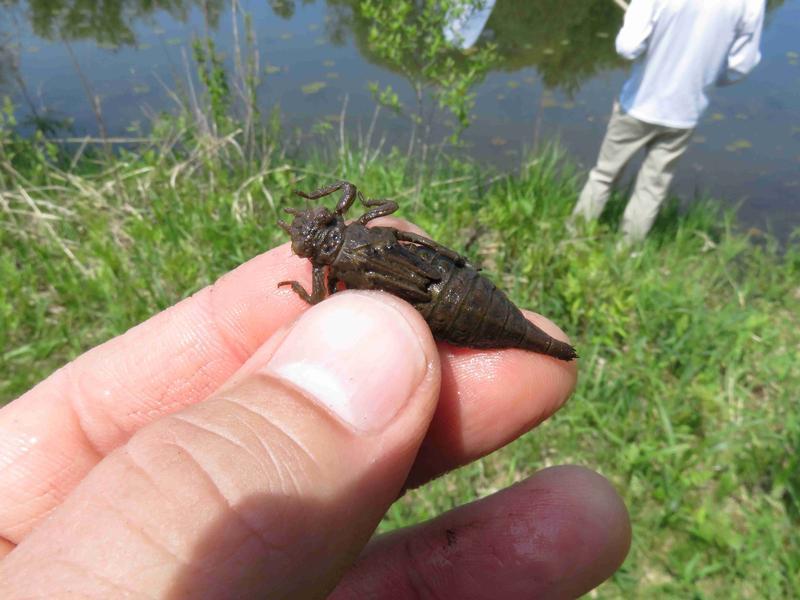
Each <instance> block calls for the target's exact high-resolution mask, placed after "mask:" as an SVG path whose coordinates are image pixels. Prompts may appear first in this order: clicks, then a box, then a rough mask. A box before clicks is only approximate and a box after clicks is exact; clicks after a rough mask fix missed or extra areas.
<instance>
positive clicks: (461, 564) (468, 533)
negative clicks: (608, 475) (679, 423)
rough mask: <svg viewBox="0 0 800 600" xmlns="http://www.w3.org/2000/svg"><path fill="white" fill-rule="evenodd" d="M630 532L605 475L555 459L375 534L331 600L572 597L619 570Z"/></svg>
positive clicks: (476, 599) (626, 549)
mask: <svg viewBox="0 0 800 600" xmlns="http://www.w3.org/2000/svg"><path fill="white" fill-rule="evenodd" d="M630 541H631V528H630V521H629V519H628V514H627V511H626V509H625V505H624V504H623V502H622V500H621V499H620V498H619V496H618V495H617V493H616V492H615V491H614V489H613V488H612V487H611V485H610V484H609V483H608V482H607V481H606V480H605V479H603V478H602V477H600V476H599V475H597V474H595V473H593V472H591V471H589V470H587V469H583V468H580V467H555V468H551V469H546V470H544V471H541V472H540V473H537V474H536V475H534V476H533V477H531V478H530V479H528V480H526V481H524V482H522V483H520V484H517V485H515V486H514V487H511V488H509V489H506V490H503V491H501V492H499V493H497V494H494V495H492V496H489V497H488V498H485V499H483V500H480V501H478V502H475V503H473V504H469V505H466V506H462V507H459V508H457V509H454V510H452V511H450V512H448V513H445V514H444V515H442V516H440V517H438V518H437V519H434V520H433V521H429V522H427V523H423V524H421V525H418V526H415V527H411V528H408V529H404V530H400V531H397V532H393V533H390V534H388V535H384V536H381V537H379V538H376V539H375V540H374V541H373V542H371V543H370V544H369V546H367V548H366V549H365V551H364V552H363V554H362V555H361V557H360V558H359V560H358V561H357V562H356V564H355V566H354V568H353V569H351V570H350V571H348V572H347V573H346V575H345V576H344V579H343V580H342V581H341V582H340V584H339V585H338V587H337V588H336V591H335V592H334V593H333V595H332V596H331V600H344V599H347V598H373V599H376V600H380V599H381V598H387V599H388V598H391V599H393V600H394V599H396V600H403V599H404V598H420V597H425V598H461V599H463V600H478V599H483V598H486V599H494V598H504V599H508V600H514V599H515V598H520V599H526V600H527V599H528V598H554V599H558V598H577V597H579V596H582V595H583V594H585V593H586V592H588V591H589V590H591V589H593V588H594V587H596V586H598V585H600V583H602V582H603V581H604V580H606V579H607V578H608V577H610V576H611V575H612V574H613V573H614V571H616V570H617V568H618V567H619V566H620V565H621V564H622V562H623V560H624V559H625V556H626V554H627V553H628V549H629V547H630Z"/></svg>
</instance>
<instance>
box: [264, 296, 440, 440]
mask: <svg viewBox="0 0 800 600" xmlns="http://www.w3.org/2000/svg"><path fill="white" fill-rule="evenodd" d="M426 365H427V359H426V356H425V352H424V350H423V347H422V344H421V343H420V341H419V339H418V338H417V335H416V332H415V331H414V329H413V327H412V325H411V324H410V323H409V322H408V321H407V320H406V319H405V317H403V315H402V314H401V313H400V312H399V311H398V309H396V308H395V307H393V306H391V305H390V304H388V303H386V302H385V301H382V300H381V299H380V298H379V297H378V296H374V295H370V294H359V293H341V294H337V295H335V296H333V297H331V298H329V299H327V300H325V301H324V302H322V303H320V304H318V305H316V306H314V307H312V308H310V309H309V310H308V311H306V312H305V313H304V314H303V316H302V317H300V319H299V320H298V321H297V322H296V323H295V325H294V326H293V327H292V330H291V331H290V332H289V334H288V335H287V337H286V338H285V339H284V341H283V342H282V343H281V345H280V346H279V347H278V349H277V351H276V352H275V354H273V356H272V359H271V360H270V362H269V363H268V364H267V366H266V370H267V372H268V373H270V374H271V375H273V376H276V377H278V378H280V379H282V380H284V381H287V382H289V383H290V384H291V385H293V386H295V387H297V388H299V389H301V390H302V391H303V392H305V393H306V394H308V395H309V396H311V397H312V398H313V399H314V400H315V401H316V402H318V403H319V404H321V405H323V406H324V407H326V408H327V409H328V410H330V411H331V412H332V413H333V414H334V415H336V416H337V417H338V418H339V419H341V420H342V421H344V422H345V423H346V424H347V425H349V426H350V427H352V428H353V429H355V430H357V431H359V432H364V433H374V432H377V431H381V430H382V429H383V428H384V427H386V426H387V425H388V424H389V423H390V422H391V421H392V420H393V419H394V417H395V416H396V415H397V414H398V413H399V412H400V411H401V410H402V408H403V407H404V406H405V405H406V403H407V402H408V399H409V398H410V397H411V395H412V394H413V393H414V391H415V390H416V389H417V387H419V385H420V383H421V382H422V379H423V377H424V375H425V372H426V369H427V366H426Z"/></svg>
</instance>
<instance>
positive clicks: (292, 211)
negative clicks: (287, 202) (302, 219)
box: [283, 206, 303, 217]
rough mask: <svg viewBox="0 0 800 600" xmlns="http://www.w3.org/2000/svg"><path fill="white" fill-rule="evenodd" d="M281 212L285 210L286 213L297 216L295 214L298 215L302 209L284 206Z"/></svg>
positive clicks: (301, 212)
mask: <svg viewBox="0 0 800 600" xmlns="http://www.w3.org/2000/svg"><path fill="white" fill-rule="evenodd" d="M283 212H287V213H289V214H290V215H294V216H295V217H297V216H299V215H301V214H303V211H302V210H297V209H296V208H292V207H290V206H285V207H284V208H283Z"/></svg>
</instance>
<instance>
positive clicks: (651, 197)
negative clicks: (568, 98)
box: [572, 0, 765, 241]
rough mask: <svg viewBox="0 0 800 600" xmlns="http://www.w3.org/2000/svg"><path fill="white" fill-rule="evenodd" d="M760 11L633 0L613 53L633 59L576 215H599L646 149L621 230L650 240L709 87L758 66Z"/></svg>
mask: <svg viewBox="0 0 800 600" xmlns="http://www.w3.org/2000/svg"><path fill="white" fill-rule="evenodd" d="M764 10H765V0H632V2H631V3H630V5H629V7H628V10H627V12H626V13H625V22H624V24H623V26H622V29H621V30H620V32H619V34H618V35H617V39H616V49H617V53H618V54H619V55H620V56H622V57H623V58H626V59H628V60H635V61H636V62H635V63H634V66H633V69H632V72H631V75H630V77H629V78H628V80H627V81H626V82H625V84H624V86H623V87H622V91H621V93H620V95H619V98H618V99H617V100H615V102H614V107H613V111H612V114H611V119H610V121H609V124H608V130H607V131H606V135H605V138H604V140H603V143H602V146H601V148H600V154H599V157H598V159H597V165H596V166H595V167H594V168H593V169H592V170H591V172H590V173H589V179H588V181H587V182H586V185H585V186H584V188H583V191H582V192H581V195H580V197H579V199H578V203H577V204H576V205H575V209H574V210H573V213H572V214H573V218H575V217H578V216H582V217H583V218H585V219H587V220H589V219H596V218H598V217H599V216H600V214H601V213H602V212H603V208H604V207H605V205H606V202H607V201H608V198H609V196H610V195H611V188H612V185H613V184H614V181H615V180H616V179H617V177H618V176H619V174H620V173H621V172H622V169H623V168H624V167H625V165H626V164H627V163H628V161H630V159H631V158H632V157H633V155H634V154H635V153H636V152H637V151H638V150H640V149H642V148H644V149H645V150H646V152H647V155H646V157H645V159H644V163H643V164H642V167H641V169H640V170H639V174H638V176H637V178H636V183H635V185H634V189H633V194H632V195H631V198H630V201H629V202H628V205H627V206H626V208H625V213H624V215H623V218H622V231H623V234H624V236H625V238H626V239H627V240H628V241H637V240H641V239H644V238H645V237H646V236H647V233H648V231H649V230H650V227H651V226H652V225H653V221H655V218H656V215H657V214H658V209H659V207H660V206H661V204H662V203H663V201H664V199H665V198H666V197H667V192H668V191H669V185H670V183H671V181H672V177H673V175H674V173H675V167H676V165H677V162H678V159H679V158H680V156H681V155H682V154H683V153H684V151H685V150H686V148H687V147H688V145H689V140H690V139H691V136H692V133H693V131H694V128H695V127H696V126H697V122H698V121H699V119H700V116H701V115H702V114H703V111H704V110H705V109H706V108H707V106H708V103H709V98H708V92H709V90H710V89H711V88H712V87H714V86H715V85H716V86H722V85H729V84H732V83H736V82H737V81H739V80H741V79H742V78H743V77H744V76H745V75H747V74H748V73H749V72H750V71H751V70H752V69H753V68H754V67H755V66H756V65H757V64H758V63H759V61H760V59H761V54H760V52H759V43H760V40H761V30H762V28H763V23H764Z"/></svg>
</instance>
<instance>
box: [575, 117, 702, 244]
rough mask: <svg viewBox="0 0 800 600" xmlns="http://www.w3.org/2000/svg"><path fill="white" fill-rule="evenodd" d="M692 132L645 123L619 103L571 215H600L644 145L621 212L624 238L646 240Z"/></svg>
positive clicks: (591, 216) (589, 216)
mask: <svg viewBox="0 0 800 600" xmlns="http://www.w3.org/2000/svg"><path fill="white" fill-rule="evenodd" d="M693 132H694V129H675V128H673V127H665V126H663V125H653V124H651V123H645V122H643V121H640V120H639V119H636V118H634V117H632V116H630V115H628V114H627V113H624V112H622V110H621V109H620V106H619V103H618V102H614V110H613V112H612V113H611V120H610V121H609V122H608V130H607V131H606V137H605V139H603V145H602V146H601V147H600V156H599V157H598V158H597V166H595V168H594V169H592V170H591V172H590V173H589V180H588V181H587V182H586V185H585V186H584V188H583V191H582V192H581V195H580V198H579V199H578V203H577V204H576V205H575V210H573V211H572V214H573V215H574V216H582V217H584V218H585V219H596V218H598V217H599V216H600V213H602V212H603V208H604V207H605V205H606V202H608V198H609V196H610V195H611V187H612V185H613V184H614V181H615V180H616V179H617V177H618V176H619V174H620V173H621V172H622V169H624V168H625V165H626V164H628V161H630V159H631V158H632V157H633V155H634V154H635V153H636V152H637V151H638V150H639V149H641V148H645V149H646V151H647V156H646V157H645V159H644V163H643V164H642V168H641V169H640V170H639V175H638V176H637V177H636V185H635V186H634V189H633V194H632V195H631V199H630V201H629V202H628V206H627V207H626V208H625V214H624V215H623V217H622V231H623V233H624V234H625V237H626V238H627V239H628V240H641V239H644V237H645V236H646V235H647V232H648V231H650V227H652V225H653V221H655V219H656V215H657V214H658V209H659V207H660V206H661V204H662V203H663V202H664V200H665V198H666V197H667V192H668V191H669V185H670V183H671V182H672V177H673V175H674V174H675V167H676V165H677V163H678V159H679V158H680V156H681V154H683V153H684V152H685V151H686V148H687V146H688V145H689V140H690V139H691V137H692V133H693Z"/></svg>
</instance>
